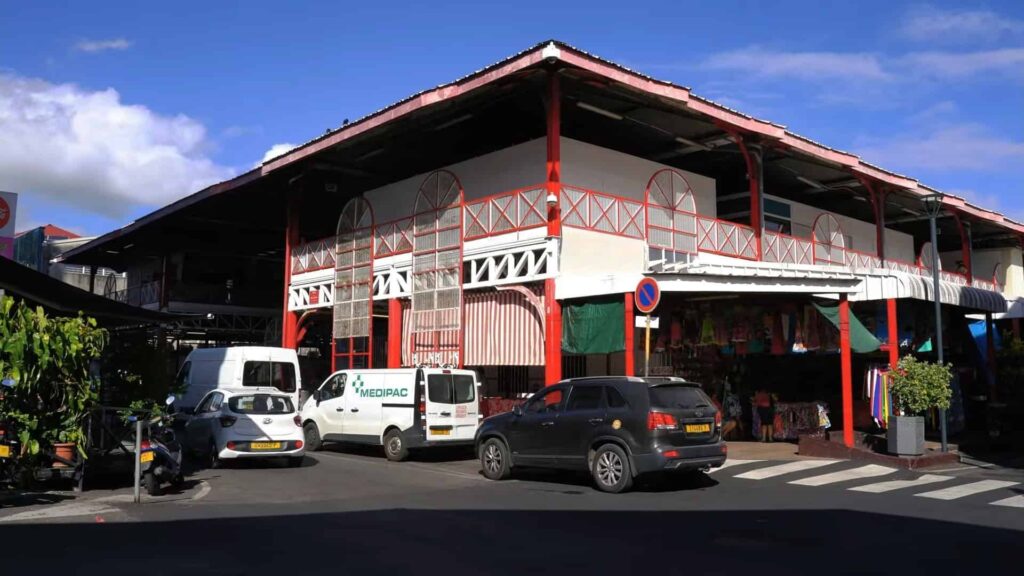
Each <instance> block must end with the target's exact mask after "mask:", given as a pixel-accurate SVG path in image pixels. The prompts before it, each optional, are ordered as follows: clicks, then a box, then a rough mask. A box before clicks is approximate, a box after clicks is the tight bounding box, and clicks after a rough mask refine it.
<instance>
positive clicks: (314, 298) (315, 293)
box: [309, 288, 320, 305]
mask: <svg viewBox="0 0 1024 576" xmlns="http://www.w3.org/2000/svg"><path fill="white" fill-rule="evenodd" d="M309 303H310V305H313V304H319V303H320V291H319V290H317V289H316V288H310V289H309Z"/></svg>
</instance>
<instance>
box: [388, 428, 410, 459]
mask: <svg viewBox="0 0 1024 576" xmlns="http://www.w3.org/2000/svg"><path fill="white" fill-rule="evenodd" d="M384 455H385V456H387V457H388V460H391V461H392V462H401V461H403V460H405V459H406V458H408V457H409V449H408V448H406V447H405V441H404V440H402V432H401V431H400V430H399V429H397V428H392V429H391V430H389V431H388V433H387V434H385V435H384Z"/></svg>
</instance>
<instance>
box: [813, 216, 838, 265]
mask: <svg viewBox="0 0 1024 576" xmlns="http://www.w3.org/2000/svg"><path fill="white" fill-rule="evenodd" d="M813 236H814V263H815V264H824V265H827V266H845V265H846V237H845V236H844V235H843V228H842V226H840V225H839V220H837V219H836V217H835V216H833V215H831V214H821V215H819V216H818V217H817V218H816V219H815V220H814V232H813Z"/></svg>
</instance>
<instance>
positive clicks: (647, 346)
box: [644, 314, 651, 378]
mask: <svg viewBox="0 0 1024 576" xmlns="http://www.w3.org/2000/svg"><path fill="white" fill-rule="evenodd" d="M645 323H646V324H647V327H646V328H645V329H644V332H645V333H644V378H647V377H648V376H650V374H649V372H650V366H651V315H650V314H647V320H646V322H645Z"/></svg>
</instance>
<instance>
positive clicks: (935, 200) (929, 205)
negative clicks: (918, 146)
mask: <svg viewBox="0 0 1024 576" xmlns="http://www.w3.org/2000/svg"><path fill="white" fill-rule="evenodd" d="M921 200H922V201H923V202H924V208H925V212H927V214H928V223H929V225H930V227H931V233H932V297H933V298H934V300H935V340H934V344H935V354H936V356H937V359H938V362H939V365H940V366H941V365H942V364H943V363H944V360H945V359H944V358H943V354H942V299H941V298H940V296H939V267H940V262H939V240H938V231H937V230H936V226H935V219H936V218H938V216H939V212H941V211H942V194H938V193H936V194H928V195H927V196H925V197H924V198H922V199H921ZM939 431H940V434H941V435H942V451H943V452H948V451H949V445H948V444H947V443H946V409H945V408H939Z"/></svg>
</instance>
